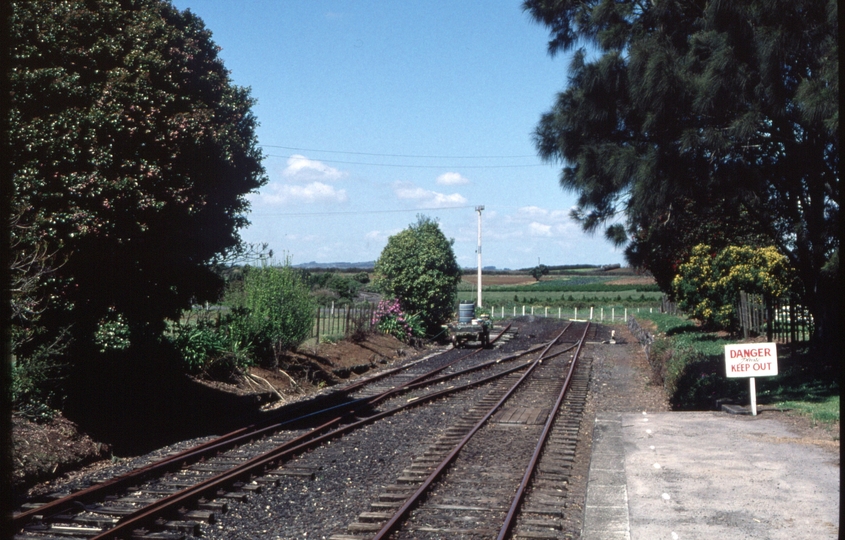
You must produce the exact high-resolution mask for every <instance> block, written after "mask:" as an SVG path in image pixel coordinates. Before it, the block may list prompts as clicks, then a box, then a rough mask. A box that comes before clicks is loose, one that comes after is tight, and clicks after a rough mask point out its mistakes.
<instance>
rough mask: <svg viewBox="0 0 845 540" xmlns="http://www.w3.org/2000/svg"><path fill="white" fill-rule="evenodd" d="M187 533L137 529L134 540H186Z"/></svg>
mask: <svg viewBox="0 0 845 540" xmlns="http://www.w3.org/2000/svg"><path fill="white" fill-rule="evenodd" d="M185 538H186V535H185V534H184V533H181V532H176V531H159V532H150V531H147V530H146V529H137V530H135V531H133V533H132V539H133V540H185Z"/></svg>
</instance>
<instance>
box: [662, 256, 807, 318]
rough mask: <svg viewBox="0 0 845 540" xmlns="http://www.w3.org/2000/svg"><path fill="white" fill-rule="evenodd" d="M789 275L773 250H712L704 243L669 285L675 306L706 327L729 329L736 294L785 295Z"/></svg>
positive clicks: (736, 299) (733, 316) (786, 268)
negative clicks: (674, 296) (675, 299)
mask: <svg viewBox="0 0 845 540" xmlns="http://www.w3.org/2000/svg"><path fill="white" fill-rule="evenodd" d="M791 274H792V272H791V270H790V268H789V262H788V261H787V259H786V257H784V256H783V255H781V254H780V253H778V251H777V249H775V248H774V247H765V248H755V247H750V246H728V247H727V248H725V249H723V250H721V251H714V250H712V249H711V248H710V246H708V245H706V244H699V245H697V246H695V247H694V248H693V249H692V255H690V258H689V260H688V261H687V262H685V263H684V264H682V265H681V266H680V268H679V269H678V275H677V276H676V277H675V279H674V281H673V282H672V286H673V288H674V291H675V295H676V297H677V299H678V307H679V308H680V309H682V310H683V311H685V312H687V313H689V314H690V316H691V317H693V318H696V319H699V320H701V321H702V322H704V323H705V324H706V325H708V326H713V327H716V328H725V329H729V330H733V329H734V328H736V326H737V317H736V313H735V310H736V308H735V305H736V303H737V301H738V300H739V293H740V291H744V292H747V293H756V294H767V295H771V296H774V297H778V296H781V295H783V294H785V293H786V291H787V289H788V287H789V284H790V282H791V277H792V275H791Z"/></svg>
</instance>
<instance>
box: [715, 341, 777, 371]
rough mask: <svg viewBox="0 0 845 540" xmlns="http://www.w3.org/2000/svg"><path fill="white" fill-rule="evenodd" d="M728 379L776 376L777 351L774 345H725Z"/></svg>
mask: <svg viewBox="0 0 845 540" xmlns="http://www.w3.org/2000/svg"><path fill="white" fill-rule="evenodd" d="M725 370H726V373H727V376H728V377H767V376H770V375H777V374H778V351H777V346H776V345H775V344H774V343H743V344H740V345H725Z"/></svg>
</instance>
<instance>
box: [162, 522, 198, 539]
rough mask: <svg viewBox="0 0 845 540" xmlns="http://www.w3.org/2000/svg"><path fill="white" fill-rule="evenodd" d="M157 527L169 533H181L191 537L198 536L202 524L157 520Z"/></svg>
mask: <svg viewBox="0 0 845 540" xmlns="http://www.w3.org/2000/svg"><path fill="white" fill-rule="evenodd" d="M156 525H157V526H159V527H162V528H164V529H167V530H169V531H175V532H181V533H185V534H189V535H191V536H198V535H199V533H200V524H199V522H198V521H181V520H164V519H159V520H156Z"/></svg>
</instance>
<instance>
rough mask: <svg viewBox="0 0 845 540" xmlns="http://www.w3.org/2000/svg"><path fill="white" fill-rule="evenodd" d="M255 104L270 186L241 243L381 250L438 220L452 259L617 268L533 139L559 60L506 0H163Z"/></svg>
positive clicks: (360, 257) (355, 254) (317, 255)
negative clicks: (574, 217) (581, 222)
mask: <svg viewBox="0 0 845 540" xmlns="http://www.w3.org/2000/svg"><path fill="white" fill-rule="evenodd" d="M174 4H175V5H176V7H178V8H179V9H190V10H191V11H193V12H194V13H195V14H197V15H199V16H200V17H201V18H202V19H203V20H204V21H205V24H206V26H207V27H208V28H209V29H210V30H211V31H212V33H213V39H214V41H215V42H216V43H217V45H219V46H220V47H222V51H221V53H220V54H221V56H222V58H223V60H224V62H225V64H226V67H227V68H228V69H229V70H230V71H231V72H232V79H233V81H234V83H235V84H238V85H241V86H249V87H251V88H252V95H253V97H255V98H256V99H257V100H258V103H257V105H256V106H255V107H254V109H253V110H254V112H255V114H256V116H257V118H258V120H259V122H260V124H261V125H260V127H259V128H258V139H259V143H260V144H261V145H262V147H263V150H264V153H265V155H266V156H267V158H266V159H265V161H264V166H265V168H266V169H267V173H268V176H269V179H270V181H269V183H268V184H267V185H266V186H265V187H263V188H262V189H261V191H260V192H259V193H257V194H254V195H252V196H251V197H250V198H251V202H252V212H251V214H250V215H249V219H250V221H251V222H252V224H251V225H250V227H249V228H247V229H245V230H244V231H242V236H243V238H244V240H246V241H247V242H267V243H269V245H270V248H271V249H273V251H274V252H276V253H278V254H280V253H287V254H289V255H290V257H291V258H292V262H293V263H294V264H299V263H305V262H310V261H317V262H341V261H346V262H362V261H371V260H375V259H377V258H378V256H379V254H380V253H381V250H382V249H383V248H384V246H385V245H386V243H387V239H388V237H389V236H390V235H392V234H396V233H398V232H399V231H401V230H402V229H404V228H406V227H407V226H408V225H409V224H411V223H414V222H415V221H416V216H417V214H424V215H426V216H429V217H431V218H434V219H437V220H438V221H439V223H440V227H441V229H442V230H443V232H444V234H445V235H446V236H447V237H449V238H452V239H454V241H455V243H454V246H453V248H454V251H455V255H456V257H457V259H458V262H459V264H461V265H462V266H468V267H474V266H475V264H476V244H477V224H478V214H477V212H476V211H475V207H476V206H479V205H483V206H484V207H485V209H484V211H483V212H482V252H483V259H482V265H483V266H496V267H498V268H524V267H529V266H534V265H536V264H537V263H538V261H539V262H542V263H543V264H547V265H556V264H576V263H593V264H609V263H622V262H623V256H622V252H621V250H619V249H615V248H614V247H613V246H612V245H611V244H609V243H608V242H606V241H605V240H604V239H603V238H602V236H601V234H597V235H595V236H590V235H586V234H584V233H583V232H581V230H580V228H579V227H578V225H577V224H575V223H574V222H572V221H571V220H570V219H569V217H568V216H569V210H570V208H571V207H572V206H573V204H574V202H575V196H574V195H573V194H571V193H566V192H564V191H563V190H561V188H560V186H559V184H558V180H557V179H558V176H559V169H560V166H559V165H550V164H546V163H543V162H542V161H541V160H540V159H539V158H538V157H537V155H536V150H535V148H534V145H533V142H532V139H531V134H532V132H533V130H534V127H535V126H536V124H537V122H538V120H539V118H540V115H541V114H542V113H544V112H546V111H547V110H549V108H550V107H551V105H552V103H553V101H554V99H555V95H556V93H557V92H560V91H561V90H563V89H564V87H565V85H566V77H567V71H566V70H567V66H568V63H569V57H568V55H559V56H557V57H555V58H552V57H550V56H549V55H548V54H547V52H546V43H547V41H548V33H547V31H546V29H545V28H543V27H541V26H540V25H538V24H536V23H534V22H533V21H532V20H531V19H530V18H529V16H528V15H527V14H526V13H524V12H523V11H522V9H521V6H520V4H521V3H520V2H519V1H497V2H481V1H477V0H476V1H457V2H430V1H428V2H421V1H416V0H403V1H398V0H397V1H379V2H375V1H365V0H360V1H355V2H352V1H331V0H325V1H323V0H308V1H306V0H175V1H174Z"/></svg>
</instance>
